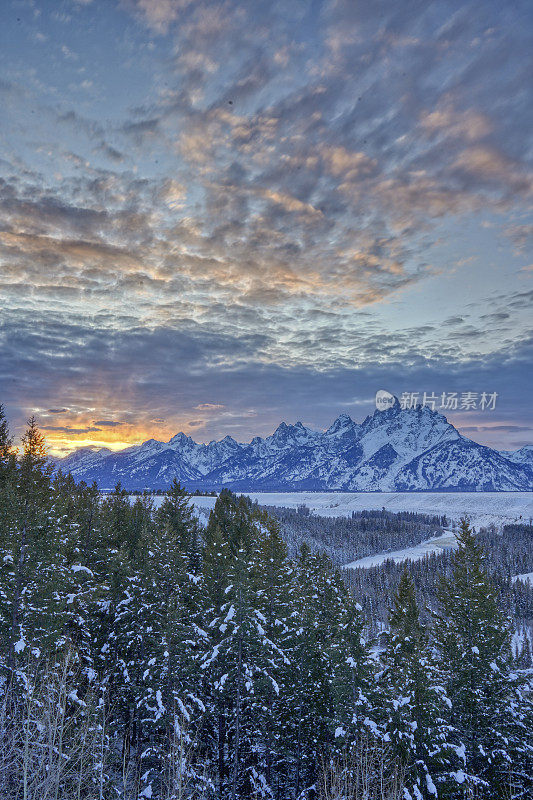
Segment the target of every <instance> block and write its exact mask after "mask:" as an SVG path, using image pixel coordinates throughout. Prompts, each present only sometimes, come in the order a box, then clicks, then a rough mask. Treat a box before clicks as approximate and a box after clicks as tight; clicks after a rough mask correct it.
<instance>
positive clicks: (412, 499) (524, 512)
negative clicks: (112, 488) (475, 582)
mask: <svg viewBox="0 0 533 800" xmlns="http://www.w3.org/2000/svg"><path fill="white" fill-rule="evenodd" d="M249 496H250V497H251V498H252V500H257V502H258V503H259V504H260V505H267V506H286V507H288V508H297V507H298V506H299V505H302V504H304V505H306V506H308V508H310V509H311V511H313V512H314V513H315V514H318V515H319V516H323V517H346V516H350V515H351V513H352V511H366V510H379V509H381V508H384V509H385V510H386V511H393V512H398V511H414V512H416V513H418V514H436V515H439V516H442V515H444V514H445V515H446V516H447V517H448V519H450V520H451V521H458V520H459V519H460V518H461V517H462V516H463V514H468V516H469V517H470V521H471V523H472V525H474V527H476V528H479V527H481V526H486V525H490V524H491V523H493V524H495V525H497V526H498V527H500V526H502V525H505V524H508V523H510V522H526V523H529V521H530V519H532V518H533V492H357V493H353V492H275V493H270V492H250V493H249ZM154 500H155V503H156V505H160V503H161V502H162V500H163V498H162V497H155V498H154ZM215 500H216V498H215V497H194V498H193V503H194V506H195V508H196V509H197V510H198V512H199V515H200V516H202V517H205V516H206V515H207V514H209V511H210V510H211V509H212V508H213V506H214V504H215Z"/></svg>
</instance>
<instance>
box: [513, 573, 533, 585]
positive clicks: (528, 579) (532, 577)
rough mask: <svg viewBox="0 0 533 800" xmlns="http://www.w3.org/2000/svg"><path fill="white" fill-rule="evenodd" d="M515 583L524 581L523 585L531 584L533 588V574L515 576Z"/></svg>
mask: <svg viewBox="0 0 533 800" xmlns="http://www.w3.org/2000/svg"><path fill="white" fill-rule="evenodd" d="M512 581H513V583H514V582H515V581H522V583H530V584H531V585H532V586H533V572H523V573H522V574H521V575H515V576H514V577H513V578H512Z"/></svg>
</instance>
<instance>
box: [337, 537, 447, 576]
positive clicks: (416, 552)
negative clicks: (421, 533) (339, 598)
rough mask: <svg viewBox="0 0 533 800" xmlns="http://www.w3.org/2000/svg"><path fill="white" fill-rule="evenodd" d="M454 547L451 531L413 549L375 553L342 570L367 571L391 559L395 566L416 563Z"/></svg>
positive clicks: (353, 562) (427, 540)
mask: <svg viewBox="0 0 533 800" xmlns="http://www.w3.org/2000/svg"><path fill="white" fill-rule="evenodd" d="M455 546H456V540H455V535H454V534H453V533H452V532H451V531H447V532H446V533H443V534H442V536H433V537H432V538H431V539H425V541H423V542H420V544H416V545H413V547H406V548H404V549H403V550H394V551H392V552H390V553H376V555H374V556H366V558H360V559H358V560H357V561H352V562H351V563H350V564H344V565H343V569H354V568H355V567H362V568H363V569H368V568H369V567H377V566H379V565H380V564H383V563H384V562H385V561H387V560H388V559H392V560H393V561H395V562H396V563H397V564H399V563H400V562H402V561H407V560H408V559H409V560H411V561H417V560H418V559H419V558H424V556H427V555H430V553H439V552H441V551H442V550H449V549H450V548H454V547H455Z"/></svg>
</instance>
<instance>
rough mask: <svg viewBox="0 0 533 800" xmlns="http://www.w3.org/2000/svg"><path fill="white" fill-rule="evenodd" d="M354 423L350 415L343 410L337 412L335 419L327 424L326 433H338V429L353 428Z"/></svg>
mask: <svg viewBox="0 0 533 800" xmlns="http://www.w3.org/2000/svg"><path fill="white" fill-rule="evenodd" d="M355 424H356V423H355V422H354V421H353V419H352V418H351V417H350V415H349V414H347V413H346V412H345V411H343V412H342V414H339V416H338V417H337V419H336V420H335V421H334V422H332V424H331V425H330V426H329V428H328V429H327V431H326V435H327V434H334V433H339V432H340V431H346V430H348V429H350V428H353V427H354V426H355Z"/></svg>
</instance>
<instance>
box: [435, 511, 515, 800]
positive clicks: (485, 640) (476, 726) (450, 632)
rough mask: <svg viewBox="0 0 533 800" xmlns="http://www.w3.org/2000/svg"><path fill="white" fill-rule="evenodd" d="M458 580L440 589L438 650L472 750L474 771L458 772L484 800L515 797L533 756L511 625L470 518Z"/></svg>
mask: <svg viewBox="0 0 533 800" xmlns="http://www.w3.org/2000/svg"><path fill="white" fill-rule="evenodd" d="M457 544H458V548H457V551H456V553H455V555H454V562H453V574H452V576H451V578H449V579H445V578H443V579H442V581H441V587H440V593H439V597H440V603H441V613H440V615H439V616H438V617H437V625H436V630H435V638H436V644H437V647H438V650H439V653H440V657H441V664H442V666H443V668H444V669H445V671H446V678H447V691H448V695H449V697H450V700H451V702H452V715H451V719H452V723H453V725H454V727H455V728H456V729H457V730H458V733H459V736H460V738H461V741H462V743H463V745H464V756H465V763H466V768H465V770H459V771H458V772H457V773H456V778H457V780H458V781H460V782H464V783H465V784H469V785H470V786H472V787H473V790H475V791H476V792H477V795H476V796H479V797H487V798H491V800H499V799H500V798H502V797H506V796H508V795H509V793H510V790H511V789H510V786H511V782H512V777H511V776H512V774H513V772H514V771H516V770H518V771H519V772H524V763H525V762H524V760H527V759H528V758H529V757H530V755H529V754H530V750H529V745H528V743H527V740H524V728H523V727H522V729H521V730H520V728H521V724H520V720H519V718H518V717H520V716H522V711H521V710H520V708H521V707H522V706H521V703H520V702H517V692H518V693H520V689H519V687H518V685H517V683H519V681H518V676H517V674H516V672H515V670H514V668H513V666H514V665H513V664H512V659H511V649H510V625H509V621H508V620H507V618H506V617H505V616H504V615H503V613H502V612H501V611H500V610H499V608H498V602H497V598H496V593H495V590H494V587H493V584H492V582H491V580H490V579H489V577H488V576H487V572H486V569H485V565H484V554H483V552H482V549H481V547H480V546H479V545H478V544H477V542H476V540H475V537H474V534H473V532H472V530H471V528H470V526H469V524H468V521H467V520H466V519H463V520H462V521H461V525H460V530H459V532H458V534H457Z"/></svg>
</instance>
